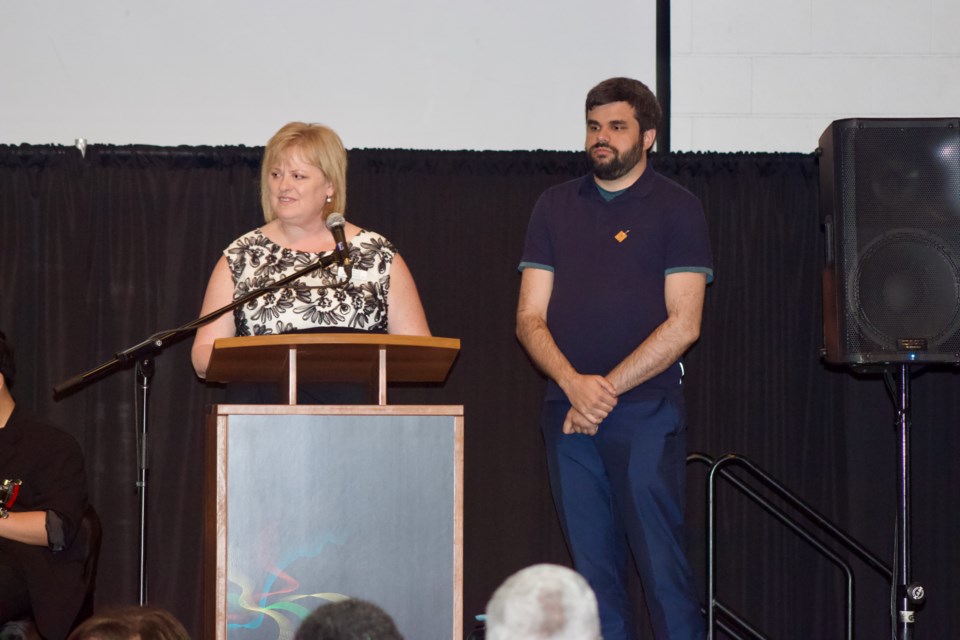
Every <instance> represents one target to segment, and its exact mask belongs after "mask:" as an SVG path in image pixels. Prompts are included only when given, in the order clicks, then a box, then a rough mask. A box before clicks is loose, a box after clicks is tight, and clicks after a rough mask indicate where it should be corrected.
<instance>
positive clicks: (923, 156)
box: [821, 119, 960, 363]
mask: <svg viewBox="0 0 960 640" xmlns="http://www.w3.org/2000/svg"><path fill="white" fill-rule="evenodd" d="M958 125H960V122H958V121H957V120H956V119H913V120H908V119H856V120H838V121H836V122H834V123H833V124H831V126H830V127H829V128H828V129H827V131H825V132H824V135H823V136H822V137H821V148H822V150H823V151H824V153H823V157H822V159H821V213H822V215H823V218H824V222H825V225H827V226H832V230H831V229H828V231H832V232H831V233H828V234H827V236H828V237H827V242H828V245H831V246H828V247H827V256H828V259H827V269H825V271H824V274H825V287H824V313H825V317H824V328H825V343H826V345H827V359H828V360H830V361H833V362H850V363H871V362H884V363H887V362H891V363H892V362H912V361H918V360H919V361H924V360H926V361H950V362H960V126H958ZM834 261H835V264H834ZM828 280H831V281H829V282H828ZM832 280H835V281H832ZM831 296H835V299H828V297H831ZM827 314H833V315H832V317H829V318H828V317H827ZM829 332H835V333H836V335H826V334H827V333H829Z"/></svg>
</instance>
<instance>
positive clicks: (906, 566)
mask: <svg viewBox="0 0 960 640" xmlns="http://www.w3.org/2000/svg"><path fill="white" fill-rule="evenodd" d="M887 375H890V372H889V371H888V372H887ZM888 382H889V380H888ZM895 388H896V392H895V393H894V398H893V400H894V405H895V406H896V409H897V426H898V427H899V430H900V469H899V478H898V480H899V487H898V492H897V498H898V502H899V505H898V507H899V508H898V510H897V533H896V535H897V549H896V554H897V558H896V562H895V563H894V567H895V569H894V572H895V575H896V577H897V579H896V580H895V587H896V589H897V591H896V602H897V607H898V611H897V621H896V625H897V638H898V639H899V640H909V639H910V638H911V637H912V636H913V622H914V617H915V615H914V614H915V611H916V605H918V604H920V602H921V601H923V599H924V597H925V595H926V593H925V591H924V589H923V587H922V586H921V585H919V584H916V583H912V582H911V581H910V365H907V364H901V365H899V367H898V368H897V380H896V385H895Z"/></svg>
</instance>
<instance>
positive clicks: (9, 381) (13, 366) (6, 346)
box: [0, 331, 17, 388]
mask: <svg viewBox="0 0 960 640" xmlns="http://www.w3.org/2000/svg"><path fill="white" fill-rule="evenodd" d="M0 375H2V376H3V380H4V384H5V385H6V386H7V388H11V387H13V380H14V378H16V377H17V363H16V361H15V360H14V359H13V347H11V346H10V343H9V342H7V336H5V335H3V331H0Z"/></svg>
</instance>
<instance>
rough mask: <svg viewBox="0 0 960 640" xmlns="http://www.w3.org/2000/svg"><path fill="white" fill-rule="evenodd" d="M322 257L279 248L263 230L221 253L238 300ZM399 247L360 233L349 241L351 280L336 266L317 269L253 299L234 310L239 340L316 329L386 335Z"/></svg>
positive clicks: (245, 236)
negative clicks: (395, 256) (389, 294)
mask: <svg viewBox="0 0 960 640" xmlns="http://www.w3.org/2000/svg"><path fill="white" fill-rule="evenodd" d="M327 253H329V252H324V253H309V252H306V251H295V250H293V249H287V248H285V247H281V246H280V245H279V244H277V243H275V242H273V241H272V240H270V239H269V238H267V236H265V235H264V234H263V232H262V231H261V230H260V229H254V230H253V231H251V232H249V233H247V234H245V235H243V236H241V237H239V238H237V239H236V240H234V241H233V242H232V243H231V244H230V246H228V247H227V248H226V249H225V250H224V252H223V255H224V256H226V258H227V264H228V265H229V266H230V272H231V274H232V275H233V283H234V286H235V289H234V299H236V298H239V297H240V296H242V295H244V294H246V293H248V292H250V291H253V290H255V289H262V288H263V287H267V286H269V285H270V284H272V283H274V282H276V281H277V280H280V279H281V278H283V277H285V276H287V275H289V274H291V273H293V272H294V271H299V270H300V269H303V268H304V267H306V266H307V265H309V264H312V263H313V262H315V261H316V260H318V259H320V258H321V257H322V256H324V255H327ZM396 253H397V249H396V247H394V246H393V244H391V243H390V241H389V240H387V239H386V238H384V237H383V236H381V235H380V234H378V233H374V232H372V231H367V230H361V231H360V233H358V234H357V235H356V237H355V238H353V240H351V241H350V260H351V261H352V263H353V273H352V274H351V276H350V279H349V281H348V280H346V274H345V273H344V272H343V270H342V269H341V268H340V267H339V266H337V265H332V266H330V267H328V268H326V269H318V270H316V271H314V272H312V273H310V274H308V275H306V276H304V277H302V278H298V279H296V280H294V281H293V282H291V283H289V284H287V285H286V286H284V287H283V288H280V289H277V290H275V291H270V292H268V293H265V294H263V295H262V296H260V297H258V298H254V299H253V300H251V301H250V302H248V303H247V304H245V305H243V306H242V307H240V308H238V309H236V310H235V312H234V318H235V321H236V326H237V335H238V336H250V335H269V334H280V333H294V332H298V331H310V330H317V329H329V330H338V329H341V330H345V331H371V332H379V333H385V332H386V331H387V294H388V293H389V291H390V268H391V267H392V265H393V257H394V255H396Z"/></svg>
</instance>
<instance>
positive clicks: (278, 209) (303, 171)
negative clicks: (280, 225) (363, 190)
mask: <svg viewBox="0 0 960 640" xmlns="http://www.w3.org/2000/svg"><path fill="white" fill-rule="evenodd" d="M267 180H268V183H269V189H270V205H271V207H272V208H273V212H274V213H275V214H276V215H277V218H279V219H280V220H281V221H291V222H293V221H297V220H306V219H309V218H312V217H314V216H320V217H322V216H323V207H324V205H326V203H327V197H328V196H332V195H333V183H332V182H330V181H329V180H327V176H326V175H324V173H323V171H321V170H320V168H319V167H316V166H314V165H312V164H309V163H308V162H306V161H305V160H304V159H303V157H302V156H301V155H300V152H299V150H298V149H295V148H294V149H287V150H286V151H284V152H283V153H282V154H281V155H280V157H279V160H278V162H277V163H276V165H275V166H272V167H270V172H269V174H268V177H267Z"/></svg>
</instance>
